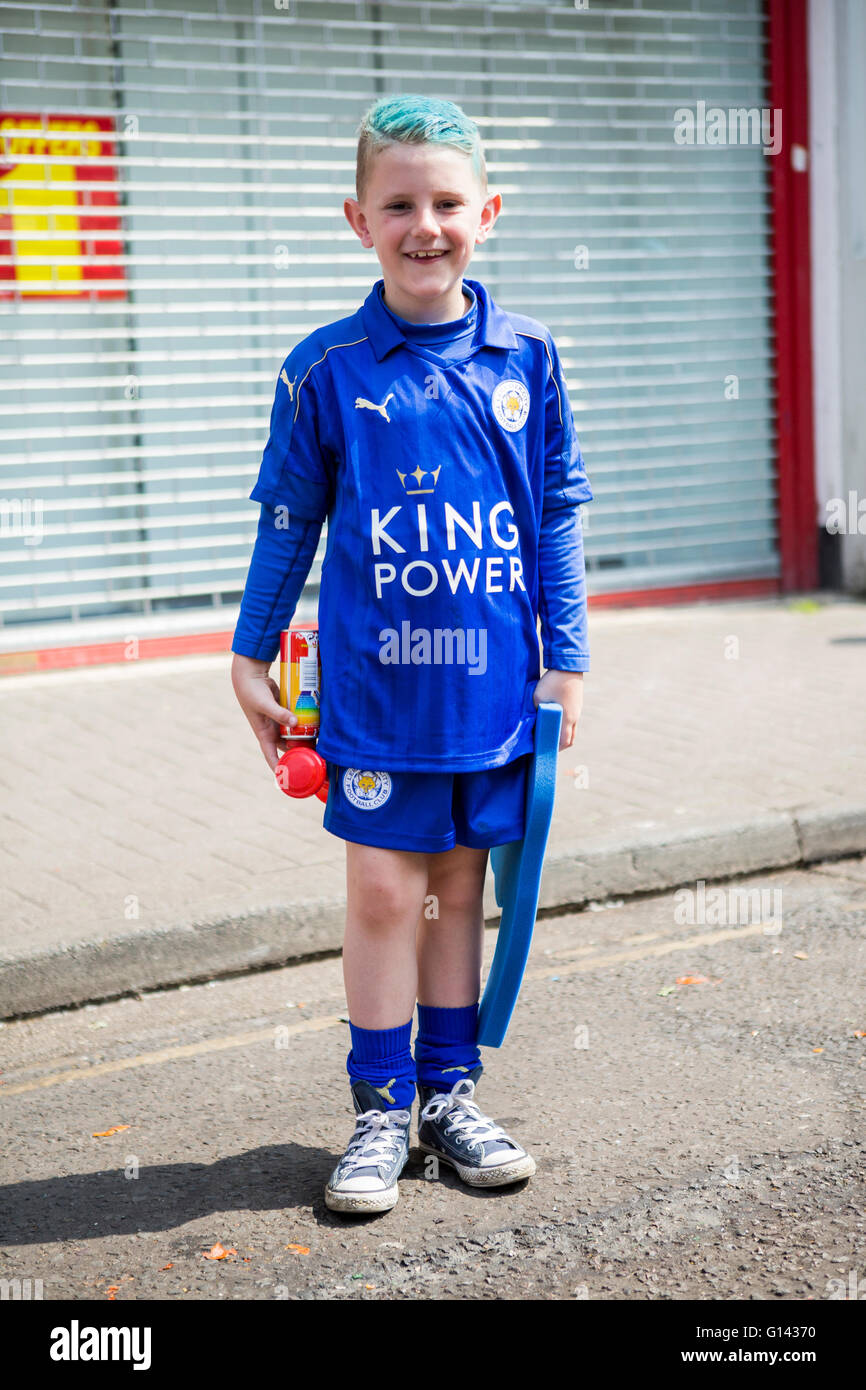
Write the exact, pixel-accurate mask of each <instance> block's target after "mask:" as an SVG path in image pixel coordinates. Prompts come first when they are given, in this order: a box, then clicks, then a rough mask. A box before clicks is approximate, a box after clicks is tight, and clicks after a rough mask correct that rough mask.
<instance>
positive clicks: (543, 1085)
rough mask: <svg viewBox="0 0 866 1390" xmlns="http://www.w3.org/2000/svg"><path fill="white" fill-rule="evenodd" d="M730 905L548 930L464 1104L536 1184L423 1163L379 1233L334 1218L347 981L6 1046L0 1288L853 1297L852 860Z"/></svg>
mask: <svg viewBox="0 0 866 1390" xmlns="http://www.w3.org/2000/svg"><path fill="white" fill-rule="evenodd" d="M716 886H718V885H716ZM740 888H748V889H757V890H763V891H764V894H765V898H764V901H763V903H759V902H758V900H757V898H755V897H753V898H751V899H748V900H747V899H744V898H743V899H738V898H737V897H736V895H735V894H734V893H733V892H732V891H731V890H733V889H740ZM721 889H722V891H721V894H720V895H719V896H718V897H716V898H712V899H708V901H707V902H706V903H705V904H704V911H703V912H702V911H701V904H700V901H699V900H698V899H697V897H695V899H693V906H694V907H695V912H694V914H693V916H694V917H695V918H696V920H692V921H689V920H683V919H684V918H687V916H688V908H689V903H688V901H687V900H686V899H685V898H684V897H682V896H681V895H677V894H675V893H665V894H661V895H658V896H654V897H646V898H643V899H635V900H630V901H627V902H626V903H623V904H617V903H607V904H604V905H599V906H598V908H597V910H592V909H588V910H586V911H583V912H580V913H574V914H570V915H564V916H557V917H548V918H545V919H542V920H540V921H539V923H538V926H537V928H536V939H535V943H534V946H533V953H532V957H531V959H530V962H529V966H528V971H527V977H526V980H525V982H524V987H523V991H522V994H521V998H520V1002H519V1004H518V1008H517V1012H516V1014H515V1017H514V1019H513V1021H512V1025H511V1028H510V1031H509V1034H508V1038H507V1040H506V1044H505V1046H504V1047H503V1048H501V1049H492V1048H485V1049H483V1051H482V1057H483V1061H484V1064H485V1073H484V1075H483V1077H482V1079H481V1081H480V1083H479V1089H478V1100H479V1103H480V1105H481V1108H482V1110H483V1111H484V1112H485V1113H487V1114H489V1115H491V1116H493V1118H495V1119H496V1120H498V1121H499V1122H500V1123H501V1124H503V1125H504V1126H505V1127H506V1128H507V1129H508V1130H510V1131H511V1132H512V1133H513V1134H514V1135H515V1137H517V1138H519V1139H520V1140H521V1141H522V1143H523V1144H524V1145H525V1146H526V1147H527V1148H528V1149H529V1150H530V1151H531V1152H532V1153H533V1154H534V1156H535V1158H536V1161H537V1164H538V1172H537V1174H536V1176H535V1177H534V1178H533V1179H532V1180H531V1181H529V1182H528V1183H522V1184H520V1185H518V1186H516V1187H514V1188H510V1189H500V1190H499V1191H495V1190H494V1191H486V1192H484V1191H476V1190H472V1189H470V1188H466V1187H464V1186H463V1185H462V1184H461V1183H460V1181H459V1179H458V1178H457V1177H456V1175H454V1174H452V1173H451V1172H450V1171H449V1170H448V1169H447V1168H445V1167H444V1166H443V1167H442V1169H441V1170H440V1173H439V1175H438V1176H437V1175H435V1174H428V1173H425V1167H424V1162H423V1159H422V1155H421V1154H420V1152H419V1151H418V1150H417V1148H413V1150H412V1153H411V1157H410V1163H409V1166H408V1167H407V1169H406V1170H405V1172H404V1175H403V1177H402V1178H401V1180H400V1192H401V1196H400V1200H399V1202H398V1204H397V1206H396V1207H395V1208H394V1210H393V1211H391V1212H389V1213H387V1214H385V1215H383V1216H378V1217H364V1218H351V1217H343V1216H339V1215H335V1214H334V1213H331V1212H329V1211H328V1210H327V1209H326V1208H325V1206H324V1201H323V1195H322V1189H323V1186H324V1184H325V1182H326V1180H327V1177H328V1175H329V1173H330V1171H331V1169H332V1167H333V1165H334V1163H335V1162H336V1159H337V1157H338V1156H339V1154H340V1153H341V1152H342V1150H343V1148H344V1146H345V1143H346V1142H347V1140H348V1138H349V1136H350V1135H351V1132H352V1128H353V1122H354V1121H353V1112H352V1109H351V1103H350V1098H349V1090H348V1078H347V1076H346V1072H345V1060H346V1052H347V1049H348V1036H349V1033H348V1026H347V1024H346V1022H344V1021H342V1020H341V1018H340V1015H344V1014H345V1012H346V1007H345V996H344V994H343V985H342V968H341V963H340V960H339V958H329V959H324V960H316V961H310V962H307V963H304V964H301V965H297V966H294V967H291V968H288V969H282V970H273V971H264V972H261V973H258V974H252V975H245V976H243V977H239V978H235V979H229V980H221V981H219V982H212V983H211V984H205V985H197V986H194V987H181V988H180V989H172V990H165V991H160V992H155V993H152V994H148V995H145V996H142V997H137V998H127V999H122V1000H118V1001H115V1002H113V1003H109V1004H104V1005H99V1006H88V1007H86V1008H83V1009H77V1010H71V1011H66V1012H60V1013H55V1014H51V1015H46V1016H42V1017H39V1018H32V1019H27V1020H21V1021H17V1022H11V1023H6V1024H5V1025H3V1026H2V1028H0V1058H2V1060H0V1066H2V1074H0V1083H2V1084H0V1103H2V1110H3V1112H5V1113H4V1114H3V1128H4V1132H5V1136H6V1138H5V1142H4V1154H3V1159H2V1179H0V1181H2V1191H0V1212H2V1216H0V1222H2V1232H0V1239H2V1248H0V1280H2V1279H5V1280H15V1279H20V1280H31V1281H37V1280H39V1281H41V1285H39V1286H37V1285H36V1284H35V1283H34V1284H32V1285H31V1287H32V1289H33V1294H32V1296H33V1297H36V1296H38V1295H39V1294H40V1293H41V1296H42V1297H43V1298H44V1299H45V1300H51V1299H74V1300H91V1299H92V1300H110V1299H112V1297H113V1299H114V1301H115V1302H117V1303H120V1302H125V1301H129V1300H148V1299H168V1300H194V1299H202V1300H203V1299H219V1298H222V1299H256V1300H266V1299H292V1300H294V1299H467V1298H469V1299H497V1298H503V1299H505V1298H507V1299H514V1298H536V1299H537V1298H541V1299H556V1300H561V1299H568V1300H572V1299H584V1298H589V1299H604V1300H608V1299H630V1300H679V1299H692V1298H697V1299H706V1300H713V1299H760V1300H788V1299H791V1300H824V1299H831V1298H837V1299H844V1298H849V1299H851V1298H860V1299H862V1298H864V1297H866V1193H864V1161H863V1160H864V1153H863V1148H864V1089H866V1061H864V1059H866V992H864V974H866V972H864V963H866V944H864V943H866V860H864V859H863V858H859V859H852V860H847V861H842V862H837V863H827V864H824V865H820V866H818V867H816V868H815V869H813V870H811V871H809V872H804V871H790V872H782V873H775V874H765V875H759V876H756V877H754V878H751V879H746V880H739V881H737V882H736V883H731V884H725V885H721ZM774 892H778V893H780V894H781V897H780V898H779V897H776V898H774V896H773V895H774ZM759 908H760V910H758V909H759ZM702 917H703V920H701V918H702ZM488 936H489V940H488V949H487V959H488V961H489V959H490V957H491V956H492V950H493V945H494V938H495V933H494V932H493V931H490V932H489V933H488ZM696 977H704V978H703V979H701V978H696ZM678 979H679V980H682V979H691V980H692V981H693V982H691V983H679V984H678V983H676V982H677V980H678ZM858 1033H859V1034H861V1035H863V1036H858ZM416 1114H417V1112H416ZM114 1126H125V1128H123V1129H120V1130H118V1131H117V1132H115V1133H112V1134H107V1135H104V1136H103V1137H99V1138H95V1137H93V1136H94V1133H95V1132H97V1131H106V1130H109V1129H111V1128H113V1127H114ZM415 1132H416V1130H415V1124H414V1119H413V1142H414V1138H415ZM217 1243H219V1244H220V1245H221V1246H222V1247H223V1249H224V1250H227V1251H229V1252H230V1253H229V1254H228V1255H227V1257H226V1258H224V1259H219V1260H213V1259H211V1260H209V1259H206V1258H205V1253H206V1252H209V1251H211V1249H212V1247H214V1246H215V1245H216V1244H217ZM217 1253H218V1252H217Z"/></svg>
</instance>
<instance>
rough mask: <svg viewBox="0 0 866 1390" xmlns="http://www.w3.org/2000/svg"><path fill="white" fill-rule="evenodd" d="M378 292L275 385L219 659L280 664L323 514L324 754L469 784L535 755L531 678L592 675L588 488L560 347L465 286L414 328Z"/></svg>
mask: <svg viewBox="0 0 866 1390" xmlns="http://www.w3.org/2000/svg"><path fill="white" fill-rule="evenodd" d="M383 288H384V282H383V281H381V280H380V281H378V282H377V283H376V285H374V287H373V289H372V290H371V292H370V295H369V296H368V298H367V299H366V300H365V302H364V304H363V305H362V306H361V308H360V309H359V310H358V311H357V313H356V314H353V315H351V316H350V317H349V318H347V319H343V320H340V321H338V322H337V323H334V324H330V325H327V326H326V327H324V328H322V329H318V330H316V332H314V333H312V334H310V335H309V337H308V338H305V339H304V340H303V341H302V342H301V343H299V344H298V345H297V347H296V348H294V349H293V351H292V352H291V353H290V354H289V356H288V358H287V359H286V361H285V363H284V364H283V367H282V369H281V371H280V375H279V379H278V381H277V388H276V396H275V400H274V407H273V411H272V414H271V429H270V437H269V439H268V444H267V447H266V449H265V452H264V457H263V459H262V465H261V469H260V472H259V478H258V481H257V483H256V486H255V487H254V489H253V491H252V493H251V497H252V499H253V500H256V501H258V502H260V504H261V513H260V518H259V527H258V535H257V540H256V544H255V548H254V551H253V557H252V561H251V564H250V570H249V574H248V577H247V582H246V587H245V590H244V596H243V600H242V604H241V612H240V617H239V620H238V624H237V628H236V630H235V635H234V639H233V642H232V650H233V651H236V652H240V653H241V654H243V655H246V656H252V657H257V658H259V659H263V660H268V661H270V660H273V658H274V657H275V656H276V654H277V651H278V648H279V633H280V630H281V629H282V628H283V627H287V626H288V625H289V622H290V621H291V617H292V614H293V613H294V610H295V606H296V604H297V600H298V597H299V595H300V592H301V590H302V588H303V585H304V582H305V580H306V578H307V575H308V573H309V570H310V566H311V564H312V560H313V556H314V555H315V551H316V547H317V544H318V539H319V535H320V532H321V528H322V525H323V523H324V520H325V517H326V516H327V519H328V538H327V545H326V553H325V559H324V562H323V566H322V579H321V586H320V594H319V643H320V654H321V660H322V689H321V732H320V735H319V739H318V744H317V747H318V750H319V752H320V753H321V754H322V756H323V757H326V758H329V759H331V760H332V761H334V762H336V763H338V764H340V765H347V764H350V765H359V764H360V765H363V766H381V767H382V768H385V769H392V770H395V771H396V770H401V769H402V770H410V771H449V770H451V771H469V770H472V769H476V768H484V767H496V766H499V765H501V764H502V763H505V762H509V761H511V760H512V759H513V758H516V757H518V756H520V754H521V753H524V752H529V751H530V749H531V748H532V731H533V726H534V722H535V708H534V704H533V700H532V695H533V691H534V688H535V685H536V684H537V681H538V678H539V653H538V637H537V623H538V618H539V616H540V619H541V635H542V644H543V648H544V661H545V665H546V666H547V667H548V668H552V669H556V670H564V671H585V670H588V669H589V650H588V644H587V638H586V594H585V575H584V558H583V545H582V532H581V527H580V518H579V507H580V505H581V503H583V502H585V501H589V500H590V499H591V497H592V492H591V490H590V487H589V483H588V481H587V478H586V473H585V470H584V465H583V459H582V457H581V453H580V447H579V444H578V440H577V437H576V434H575V430H574V421H573V417H572V411H571V407H570V404H569V400H568V395H567V392H566V389H565V383H564V379H563V374H562V368H561V364H560V361H559V356H558V353H557V350H556V346H555V344H554V342H553V339H552V337H551V335H550V333H549V332H548V330H547V329H546V328H545V327H544V326H543V325H542V324H540V323H538V322H537V321H536V320H534V319H531V318H527V317H525V316H523V315H518V314H511V313H506V312H505V311H503V310H502V309H500V308H499V307H498V306H497V305H496V304H495V303H494V301H493V300H492V298H491V297H490V296H489V294H488V293H487V291H486V289H485V287H484V286H483V284H482V283H481V282H480V281H475V280H464V282H463V289H464V293H465V295H466V297H467V299H470V300H471V305H470V308H469V309H468V311H467V313H466V315H465V316H464V317H463V318H461V319H458V320H455V321H454V322H453V323H449V324H411V323H408V322H407V321H406V320H404V319H401V318H399V317H398V316H397V315H396V314H394V313H393V312H392V311H391V310H390V308H389V307H388V306H387V305H386V304H385V302H384V299H383V294H382V292H383Z"/></svg>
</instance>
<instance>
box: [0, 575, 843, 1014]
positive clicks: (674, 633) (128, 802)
mask: <svg viewBox="0 0 866 1390" xmlns="http://www.w3.org/2000/svg"><path fill="white" fill-rule="evenodd" d="M590 637H591V648H592V657H593V669H592V671H591V673H590V674H589V675H588V677H587V679H586V686H585V699H584V713H583V717H582V719H581V723H580V727H579V731H578V736H577V740H576V742H575V745H574V746H573V747H572V748H570V749H567V750H566V751H565V752H563V753H562V754H560V769H559V786H558V791H557V802H556V810H555V815H554V823H553V826H552V830H551V836H550V841H549V846H548V855H547V860H546V867H545V875H544V881H543V885H542V899H541V902H542V906H543V907H548V908H556V907H561V906H565V905H580V904H583V903H586V902H588V901H592V900H594V899H600V898H606V897H611V896H613V897H616V896H619V895H622V894H628V893H634V892H640V891H646V890H652V889H661V888H666V887H671V886H676V885H678V884H684V883H689V882H693V881H694V880H696V879H698V878H707V879H709V878H712V877H722V876H725V875H730V874H739V873H749V872H754V871H756V870H760V869H763V868H775V867H780V866H786V865H794V864H801V863H809V862H813V861H817V860H822V859H827V858H832V857H834V856H839V855H842V854H847V853H859V852H863V851H866V699H864V694H863V692H864V689H866V604H864V603H859V602H857V601H854V600H845V599H839V598H837V597H835V596H832V597H828V598H825V597H823V596H818V597H817V598H816V599H814V600H780V601H774V600H766V601H765V600H759V601H755V600H752V601H742V602H737V603H715V604H695V605H689V606H685V607H680V608H665V609H653V608H645V609H631V610H619V611H613V612H611V611H601V612H595V611H593V612H591V615H590ZM229 665H230V656H228V655H226V656H216V657H214V656H208V657H190V658H175V659H172V660H165V661H147V662H140V663H133V662H130V663H128V664H126V665H117V666H102V667H91V668H85V669H82V670H79V671H70V672H67V671H57V672H49V673H45V674H37V675H24V676H9V677H5V678H2V679H0V714H2V721H0V723H2V734H0V746H2V767H0V786H2V815H0V824H2V837H0V842H2V848H0V866H2V877H0V884H2V886H0V923H2V925H0V1017H12V1016H15V1015H20V1014H26V1013H31V1012H37V1011H40V1010H45V1009H51V1008H57V1007H60V1006H63V1005H66V1004H75V1003H82V1002H85V1001H88V1000H93V999H103V998H110V997H112V996H115V995H119V994H123V993H124V992H127V991H139V990H144V989H148V988H154V987H158V986H161V985H170V984H176V983H179V982H181V981H189V980H197V979H207V978H211V977H213V976H219V975H226V974H229V973H231V972H234V971H243V970H249V969H254V968H257V967H262V966H272V965H276V964H279V963H282V962H287V961H291V960H296V959H299V958H302V957H304V956H308V955H310V954H315V953H319V952H323V951H329V950H338V949H339V947H340V945H341V942H342V930H343V917H344V907H345V893H344V850H343V842H342V841H340V840H339V839H338V838H336V837H335V836H332V835H330V834H329V833H328V832H326V831H324V830H323V829H322V814H323V811H324V807H323V806H322V803H321V802H319V801H318V800H315V799H312V800H310V801H306V802H299V803H294V802H292V801H290V800H289V799H288V798H287V797H285V796H283V795H282V793H281V792H280V791H279V790H278V789H277V787H276V786H275V784H274V782H273V779H272V777H271V775H270V772H269V770H268V768H267V766H266V765H265V763H264V760H263V759H262V757H261V753H260V752H259V749H258V746H257V744H256V743H255V740H254V739H253V737H252V734H251V733H250V731H249V728H248V726H247V723H246V720H245V719H244V717H243V714H242V712H241V710H240V708H239V707H238V705H237V703H236V701H235V698H234V694H233V692H232V689H231V684H230V680H229ZM485 910H486V913H487V915H488V916H489V917H490V918H491V919H495V918H496V916H497V909H496V906H495V900H494V897H493V890H492V875H490V874H488V885H487V891H486V896H485Z"/></svg>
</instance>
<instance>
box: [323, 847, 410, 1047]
mask: <svg viewBox="0 0 866 1390" xmlns="http://www.w3.org/2000/svg"><path fill="white" fill-rule="evenodd" d="M430 857H431V856H430V855H429V854H424V853H422V852H420V851H412V850H397V849H380V848H379V847H378V846H376V845H359V844H355V843H354V841H352V840H347V841H346V897H347V907H346V934H345V938H344V942H343V980H344V982H345V986H346V1002H347V1004H348V1006H349V1017H350V1019H351V1020H352V1022H353V1023H354V1024H355V1025H356V1027H358V1028H399V1027H401V1026H402V1025H403V1024H404V1023H405V1022H406V1020H407V1019H410V1018H411V1017H412V1015H413V1014H414V1012H415V997H416V994H417V990H418V965H417V960H416V956H415V929H416V926H417V923H418V918H419V916H420V914H421V911H422V909H423V906H424V898H425V895H426V893H427V861H428V859H430Z"/></svg>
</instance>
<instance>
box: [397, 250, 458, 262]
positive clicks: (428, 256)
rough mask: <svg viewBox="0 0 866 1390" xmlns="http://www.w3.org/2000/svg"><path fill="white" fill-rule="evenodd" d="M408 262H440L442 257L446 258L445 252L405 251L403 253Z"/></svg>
mask: <svg viewBox="0 0 866 1390" xmlns="http://www.w3.org/2000/svg"><path fill="white" fill-rule="evenodd" d="M404 254H405V255H406V256H408V258H409V260H410V261H441V259H442V257H443V256H447V255H448V252H447V251H442V250H439V251H406V252H405V253H404Z"/></svg>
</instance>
